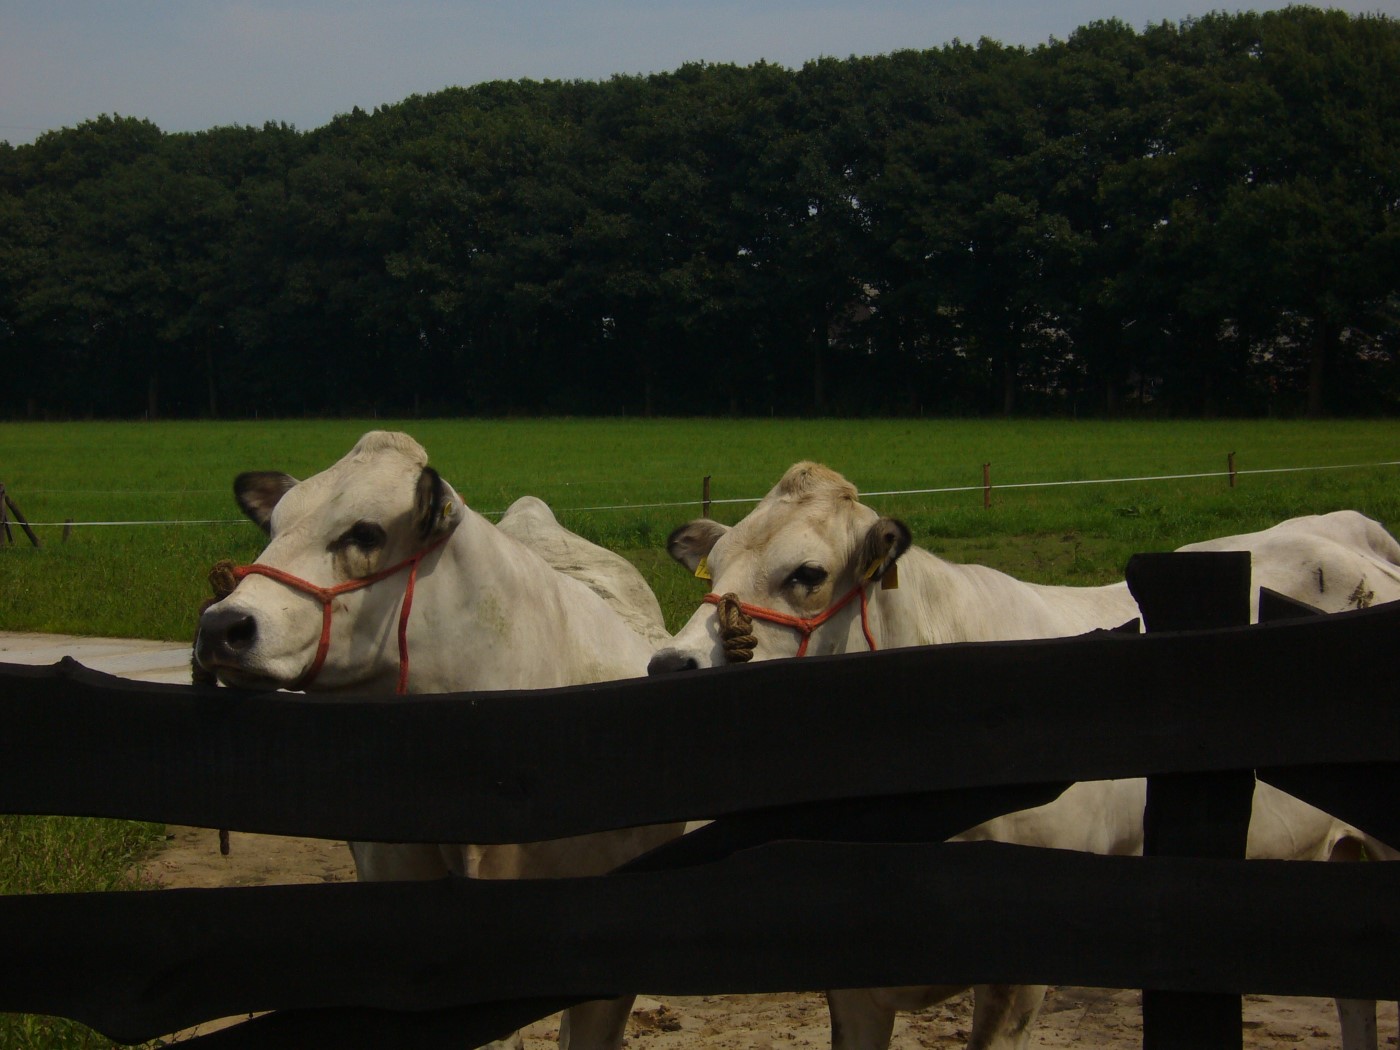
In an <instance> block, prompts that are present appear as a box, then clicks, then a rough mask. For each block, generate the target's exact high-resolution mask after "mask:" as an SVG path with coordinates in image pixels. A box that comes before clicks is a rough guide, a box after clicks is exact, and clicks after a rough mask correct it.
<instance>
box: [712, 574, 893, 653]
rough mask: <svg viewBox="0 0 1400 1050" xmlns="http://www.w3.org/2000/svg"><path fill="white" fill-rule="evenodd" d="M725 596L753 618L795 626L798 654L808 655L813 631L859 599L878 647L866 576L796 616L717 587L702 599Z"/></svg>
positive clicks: (865, 626) (865, 627) (868, 637)
mask: <svg viewBox="0 0 1400 1050" xmlns="http://www.w3.org/2000/svg"><path fill="white" fill-rule="evenodd" d="M726 598H732V599H733V600H734V602H735V604H736V605H738V607H739V610H740V611H741V612H742V613H743V614H744V615H745V616H748V617H749V618H750V619H754V620H766V621H767V622H768V623H775V624H779V625H780V626H783V627H791V628H792V629H793V630H795V631H797V632H798V633H799V634H800V635H801V636H802V641H801V643H800V644H799V645H798V647H797V655H798V656H805V655H807V643H808V642H810V641H811V640H812V632H813V631H815V630H816V629H817V628H818V627H820V626H821V625H822V624H824V623H826V622H827V621H828V620H830V619H831V618H832V617H833V616H835V615H836V614H837V613H838V612H840V611H841V610H842V609H844V608H845V607H846V606H848V605H850V604H851V602H853V601H855V600H857V599H859V600H860V629H861V631H862V632H864V634H865V644H866V645H868V646H870V651H871V652H872V653H873V652H875V651H876V650H877V649H879V646H877V645H876V644H875V635H874V634H873V633H872V632H871V630H870V600H869V598H868V597H867V595H866V582H865V581H864V580H862V581H861V582H860V583H857V584H856V585H855V586H854V587H852V588H851V589H850V590H849V591H847V592H846V593H845V594H844V595H842V596H841V597H840V598H838V599H837V600H836V601H835V602H833V603H832V604H831V605H829V606H827V607H826V609H825V610H823V611H822V612H819V613H818V614H817V615H816V616H793V615H792V614H791V613H785V612H779V611H778V610H777V609H767V608H765V607H763V606H762V605H750V604H749V603H748V602H742V601H739V600H738V598H737V597H736V596H734V595H728V594H716V593H715V592H714V591H711V592H710V593H709V594H707V595H705V597H704V598H703V599H701V600H702V601H704V602H707V603H709V604H710V605H719V604H720V602H722V601H724V600H725V599H726Z"/></svg>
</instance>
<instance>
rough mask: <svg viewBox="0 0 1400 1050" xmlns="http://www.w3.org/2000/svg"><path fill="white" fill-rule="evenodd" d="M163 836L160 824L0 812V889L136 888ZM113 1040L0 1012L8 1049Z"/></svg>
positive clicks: (68, 1047) (66, 1049)
mask: <svg viewBox="0 0 1400 1050" xmlns="http://www.w3.org/2000/svg"><path fill="white" fill-rule="evenodd" d="M161 834H162V829H161V828H160V827H159V825H154V824H138V823H135V822H133V821H127V820H97V819H82V818H75V817H29V816H0V894H15V893H86V892H102V891H108V890H124V889H133V888H136V887H137V886H139V885H140V883H139V880H138V879H137V878H136V876H135V874H134V865H135V864H136V862H137V861H138V860H139V859H140V857H141V856H142V855H143V854H145V853H146V852H147V851H148V850H149V849H151V847H152V846H153V845H155V843H157V842H158V841H159V840H160V838H161ZM7 950H8V951H10V952H11V953H16V952H23V946H22V945H18V944H12V945H10V946H9V948H8V949H7ZM119 964H120V963H119V961H117V960H114V961H113V965H119ZM116 1045H118V1044H116V1043H113V1042H112V1041H111V1040H109V1039H107V1038H105V1037H103V1036H101V1035H99V1034H97V1033H96V1032H94V1031H92V1030H91V1029H90V1028H88V1027H87V1026H85V1025H82V1024H79V1023H77V1022H75V1021H69V1020H66V1019H64V1018H60V1017H42V1016H36V1015H31V1014H0V1047H4V1048H6V1050H99V1048H101V1050H105V1048H107V1047H114V1046H116Z"/></svg>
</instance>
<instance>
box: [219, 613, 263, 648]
mask: <svg viewBox="0 0 1400 1050" xmlns="http://www.w3.org/2000/svg"><path fill="white" fill-rule="evenodd" d="M257 639H258V621H257V620H254V619H253V618H252V617H251V616H240V617H239V618H238V619H236V620H234V621H233V622H232V623H230V624H229V625H228V628H227V630H226V631H225V632H224V644H225V645H227V646H228V647H229V649H231V650H232V651H234V652H236V653H241V652H243V651H244V650H246V649H248V648H250V647H251V646H252V644H253V643H254V642H255V641H257Z"/></svg>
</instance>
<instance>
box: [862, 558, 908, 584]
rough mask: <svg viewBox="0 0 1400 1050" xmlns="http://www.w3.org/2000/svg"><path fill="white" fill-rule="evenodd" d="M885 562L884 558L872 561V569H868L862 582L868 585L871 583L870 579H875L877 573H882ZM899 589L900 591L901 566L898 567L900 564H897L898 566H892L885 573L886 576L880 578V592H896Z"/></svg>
mask: <svg viewBox="0 0 1400 1050" xmlns="http://www.w3.org/2000/svg"><path fill="white" fill-rule="evenodd" d="M884 560H885V559H884V558H876V559H875V560H874V561H872V562H871V563H870V568H868V569H866V570H865V575H864V576H862V577H861V581H862V582H866V583H868V582H869V581H870V578H871V577H873V576H874V575H875V574H876V573H877V572H879V571H880V565H881V564H882V563H883V562H884ZM898 589H899V565H898V563H896V564H893V565H891V566H890V567H889V568H888V569H887V570H886V571H885V575H883V576H881V577H880V590H882V591H895V590H898Z"/></svg>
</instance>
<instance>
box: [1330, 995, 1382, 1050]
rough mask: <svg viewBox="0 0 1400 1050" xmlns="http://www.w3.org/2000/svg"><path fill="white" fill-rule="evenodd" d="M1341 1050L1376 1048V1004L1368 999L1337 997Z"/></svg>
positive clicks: (1371, 1049)
mask: <svg viewBox="0 0 1400 1050" xmlns="http://www.w3.org/2000/svg"><path fill="white" fill-rule="evenodd" d="M1337 1020H1339V1021H1340V1022H1341V1023H1342V1050H1376V1004H1375V1002H1374V1001H1372V1000H1370V999H1338V1000H1337Z"/></svg>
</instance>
